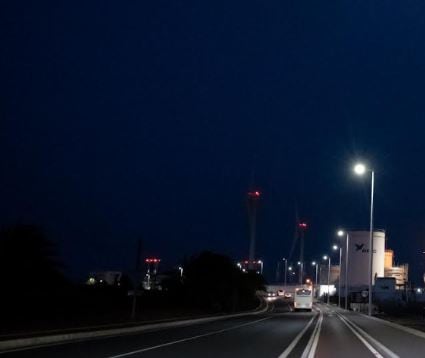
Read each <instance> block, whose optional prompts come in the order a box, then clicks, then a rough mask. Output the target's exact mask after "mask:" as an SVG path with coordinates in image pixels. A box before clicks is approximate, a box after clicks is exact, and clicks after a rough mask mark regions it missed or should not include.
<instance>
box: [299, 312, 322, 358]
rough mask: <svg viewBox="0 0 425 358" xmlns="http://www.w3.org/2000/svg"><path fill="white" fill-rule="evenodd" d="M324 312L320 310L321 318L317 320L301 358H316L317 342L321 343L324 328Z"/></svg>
mask: <svg viewBox="0 0 425 358" xmlns="http://www.w3.org/2000/svg"><path fill="white" fill-rule="evenodd" d="M322 322H323V313H322V311H320V316H319V319H318V320H317V322H316V326H315V327H314V330H313V333H312V335H311V337H310V339H309V341H308V343H307V346H306V347H305V349H304V352H303V354H302V356H301V358H314V356H315V354H316V349H317V344H318V343H319V337H320V332H321V330H322Z"/></svg>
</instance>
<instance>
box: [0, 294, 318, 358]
mask: <svg viewBox="0 0 425 358" xmlns="http://www.w3.org/2000/svg"><path fill="white" fill-rule="evenodd" d="M313 316H314V314H313V313H300V314H296V315H294V314H293V313H291V312H289V308H288V305H287V304H286V303H285V302H284V301H283V300H279V301H278V302H277V303H276V305H275V306H273V312H268V313H265V314H260V315H250V316H244V317H240V318H232V319H226V320H222V321H216V322H212V323H208V324H197V325H192V326H187V327H179V328H171V329H163V330H157V331H152V332H143V333H138V334H131V335H125V336H118V337H110V338H102V339H92V340H86V341H81V342H73V343H66V344H60V345H53V346H47V347H39V348H34V349H27V350H20V351H16V352H9V353H4V354H2V355H1V356H2V357H35V358H37V357H59V356H60V357H64V358H66V357H90V358H96V357H118V356H123V354H124V356H133V357H136V356H144V357H146V356H148V357H149V356H157V357H167V356H169V357H181V356H189V357H190V356H193V357H195V356H201V355H202V356H206V357H212V356H217V355H219V356H221V357H226V356H229V357H230V356H233V357H234V356H242V355H243V356H247V357H259V356H260V357H267V356H270V357H277V356H279V355H280V353H281V352H282V351H283V350H285V348H286V347H287V346H288V345H289V344H290V343H291V341H292V340H293V339H294V338H295V337H296V336H297V334H299V332H300V331H301V330H302V329H303V328H304V327H305V326H306V324H307V323H308V322H309V321H310V320H311V318H312V317H313ZM131 352H134V353H131ZM128 353H130V354H128ZM125 354H127V355H125Z"/></svg>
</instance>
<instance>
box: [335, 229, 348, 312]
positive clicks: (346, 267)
mask: <svg viewBox="0 0 425 358" xmlns="http://www.w3.org/2000/svg"><path fill="white" fill-rule="evenodd" d="M337 235H338V236H339V237H343V236H344V235H345V303H344V308H345V309H346V310H347V309H348V247H349V244H348V243H349V240H350V235H349V234H348V231H347V232H344V230H338V232H337ZM339 275H340V277H341V268H340V272H339Z"/></svg>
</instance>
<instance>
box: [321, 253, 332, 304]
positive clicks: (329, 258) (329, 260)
mask: <svg viewBox="0 0 425 358" xmlns="http://www.w3.org/2000/svg"><path fill="white" fill-rule="evenodd" d="M323 260H328V300H327V301H328V304H329V296H330V289H329V286H330V280H331V257H330V256H328V255H325V256H323Z"/></svg>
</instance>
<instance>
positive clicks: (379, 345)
mask: <svg viewBox="0 0 425 358" xmlns="http://www.w3.org/2000/svg"><path fill="white" fill-rule="evenodd" d="M338 316H339V317H340V318H341V319H342V320H343V322H344V323H346V324H347V325H349V326H352V327H353V328H354V329H355V330H357V332H359V333H360V334H361V335H363V337H364V338H366V339H367V340H369V341H370V342H371V343H372V344H374V345H375V347H377V348H378V349H379V350H381V351H382V352H384V353H385V355H387V356H388V357H390V358H400V357H399V356H398V355H397V354H395V353H394V352H393V351H391V350H390V349H389V348H387V347H386V346H384V345H383V344H382V343H381V342H379V341H378V340H377V339H375V338H373V337H372V336H371V335H370V334H368V333H366V332H365V331H364V330H363V329H361V328H360V327H359V326H358V325H357V324H355V323H354V322H353V321H351V320H349V319H348V318H347V317H343V316H342V315H341V314H338ZM381 357H382V356H381Z"/></svg>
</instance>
